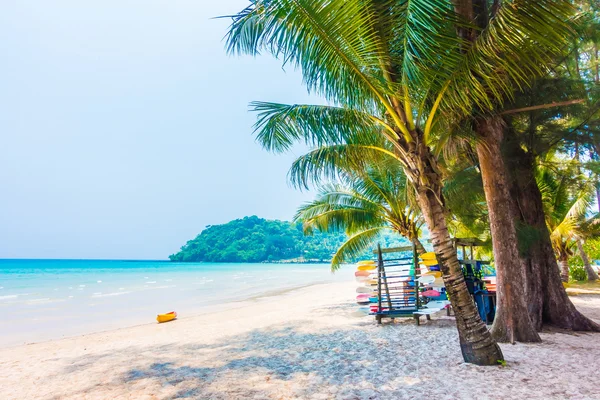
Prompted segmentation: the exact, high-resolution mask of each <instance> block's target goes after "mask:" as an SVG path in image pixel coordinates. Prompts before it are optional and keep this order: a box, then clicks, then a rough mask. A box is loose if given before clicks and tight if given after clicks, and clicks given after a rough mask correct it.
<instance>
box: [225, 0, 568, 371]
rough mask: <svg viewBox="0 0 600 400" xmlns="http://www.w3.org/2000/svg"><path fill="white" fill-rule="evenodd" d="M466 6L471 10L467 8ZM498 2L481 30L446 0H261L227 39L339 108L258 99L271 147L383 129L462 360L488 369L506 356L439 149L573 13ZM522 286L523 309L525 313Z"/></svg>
mask: <svg viewBox="0 0 600 400" xmlns="http://www.w3.org/2000/svg"><path fill="white" fill-rule="evenodd" d="M469 4H470V6H471V10H470V11H469V10H467V11H469V12H466V13H465V7H462V5H469ZM495 4H496V7H494V9H493V10H492V12H493V18H491V19H489V21H488V20H487V19H488V17H489V16H487V15H486V18H485V19H486V23H485V25H480V26H479V29H476V30H473V29H471V28H470V27H472V26H473V24H472V21H474V19H473V18H472V17H473V16H474V14H473V12H472V11H473V4H472V3H471V2H468V1H467V2H463V1H461V2H460V4H457V7H456V9H455V7H454V4H453V3H452V2H450V1H443V0H428V1H410V2H404V1H386V0H380V1H375V0H371V1H368V0H253V1H252V2H251V5H250V6H249V7H247V8H246V9H244V10H242V11H241V12H240V13H238V14H237V15H235V16H233V23H232V25H231V27H230V30H229V33H228V38H227V40H228V47H229V50H230V51H231V52H234V53H235V52H237V53H246V54H255V55H256V54H258V53H259V52H260V51H261V50H265V51H269V52H271V53H272V54H273V55H275V56H276V57H279V58H281V59H282V60H284V61H285V62H286V63H288V64H291V65H293V66H296V67H299V68H300V69H301V70H302V73H303V76H304V80H305V83H306V85H307V87H308V88H309V89H310V90H313V91H316V92H317V93H319V94H321V95H323V96H325V97H326V98H327V99H328V100H329V101H330V102H331V103H333V104H334V105H333V106H310V105H289V106H288V105H281V104H273V103H255V104H254V110H255V111H257V112H258V113H259V120H258V123H257V126H256V130H257V132H258V140H259V141H260V142H261V144H262V145H263V146H264V147H265V148H267V149H269V150H273V151H285V150H287V149H289V148H290V146H292V144H293V143H295V142H297V141H305V142H307V143H309V144H311V145H315V146H321V145H339V144H344V143H356V142H359V143H360V142H361V140H360V138H361V137H364V136H365V135H366V136H373V135H380V136H384V137H386V138H387V139H388V140H389V141H390V143H392V144H393V145H394V154H395V155H396V156H397V157H398V158H399V159H400V160H401V161H402V163H403V167H404V169H405V173H406V176H407V178H408V179H409V181H410V182H411V183H412V184H413V185H414V188H415V190H416V193H417V199H418V202H419V205H420V207H421V211H422V213H423V216H424V218H425V220H426V223H427V226H428V228H429V231H430V235H431V238H432V242H433V246H434V250H435V252H436V255H437V259H438V260H439V261H440V267H441V269H442V271H443V274H444V280H445V283H446V288H447V291H448V293H449V295H450V299H451V301H452V305H453V307H454V308H455V310H457V314H456V322H457V327H458V331H459V338H460V340H461V350H462V351H463V356H464V358H465V360H466V361H467V362H473V363H477V364H482V365H491V364H496V363H497V362H498V360H501V359H502V358H503V357H502V353H501V351H500V348H499V347H498V346H497V344H496V343H495V342H494V340H493V339H492V338H491V336H490V334H489V332H488V330H487V328H486V327H485V325H484V324H483V323H482V322H481V320H480V318H479V316H478V314H477V310H476V308H475V306H474V304H473V302H472V300H471V298H470V296H469V294H468V291H467V288H466V285H465V282H464V278H463V276H462V272H461V269H460V265H459V263H458V259H457V256H456V250H455V249H454V248H453V246H452V241H451V238H450V235H449V233H448V228H447V224H446V220H445V217H446V214H447V209H446V207H445V203H444V198H443V193H442V188H443V183H442V175H441V172H440V169H439V164H438V159H437V155H436V153H435V151H433V150H432V146H434V145H435V144H436V141H437V139H439V137H440V134H443V133H444V132H449V131H450V130H451V129H450V128H451V126H452V124H453V121H454V120H455V118H454V117H455V116H456V115H457V114H463V115H469V114H471V113H473V112H474V110H476V109H481V110H489V109H492V108H494V106H495V104H496V103H497V102H502V101H503V99H504V96H505V95H507V94H510V93H511V92H512V90H513V88H514V87H515V85H518V84H525V83H527V82H528V80H529V79H530V77H531V76H532V74H537V73H539V72H541V70H543V66H544V65H546V64H547V62H548V56H549V54H553V52H554V51H555V49H556V43H560V42H562V41H563V38H564V32H565V30H566V29H568V27H567V26H566V25H567V21H568V18H569V17H570V13H571V7H570V4H569V2H568V1H552V2H550V1H541V2H537V1H536V2H532V1H525V0H520V1H518V0H514V1H510V0H507V1H503V2H501V3H495ZM540 16H543V17H542V18H540ZM479 19H480V18H479V17H477V18H476V19H475V21H476V22H479ZM515 23H518V24H519V25H518V27H514V28H515V29H513V28H510V29H507V27H511V26H513V25H514V24H515ZM457 27H458V29H457ZM466 28H468V29H466ZM473 32H477V35H476V36H477V37H476V38H475V37H474V36H475V35H473V34H472V33H473ZM440 116H443V117H444V118H440ZM442 142H443V141H442ZM514 286H518V285H514ZM518 289H519V288H517V291H516V292H517V293H516V294H515V296H516V297H515V300H514V301H513V303H515V304H516V306H518V307H516V308H515V310H516V311H517V312H521V313H526V310H527V308H526V304H525V302H524V300H522V299H523V297H522V296H521V297H518V293H519V290H518ZM511 294H512V293H511ZM500 300H501V302H502V301H503V300H502V299H500ZM529 336H531V335H529ZM536 336H537V335H536ZM524 337H525V336H524ZM511 339H512V337H511ZM517 339H519V338H517ZM526 339H528V340H529V339H530V337H526ZM533 340H539V336H537V338H535V337H534V338H533Z"/></svg>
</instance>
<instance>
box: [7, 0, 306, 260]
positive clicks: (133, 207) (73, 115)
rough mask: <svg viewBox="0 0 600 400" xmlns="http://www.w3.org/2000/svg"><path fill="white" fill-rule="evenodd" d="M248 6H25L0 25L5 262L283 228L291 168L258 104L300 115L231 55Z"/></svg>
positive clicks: (99, 0)
mask: <svg viewBox="0 0 600 400" xmlns="http://www.w3.org/2000/svg"><path fill="white" fill-rule="evenodd" d="M247 4H248V2H247V0H220V1H206V0H204V1H200V0H137V1H132V0H89V1H81V0H52V1H40V0H19V1H6V2H3V4H2V12H1V13H0V53H1V54H2V62H1V63H0V109H1V111H0V151H1V155H0V188H1V191H0V196H1V197H0V258H7V257H8V258H11V257H21V258H22V257H29V258H113V259H119V258H125V259H147V258H150V259H162V258H166V257H167V256H168V255H169V254H170V253H172V252H174V251H177V250H178V248H179V247H180V246H181V245H182V244H184V243H185V241H186V240H188V239H190V238H192V237H193V236H195V234H197V233H198V232H200V231H201V230H202V229H203V228H204V226H205V225H207V224H218V223H224V222H227V221H229V220H230V219H234V218H239V217H243V216H245V215H252V214H256V215H259V216H262V217H265V218H278V219H290V218H291V217H292V216H293V213H294V211H295V209H296V207H297V206H298V205H299V204H300V203H301V202H303V201H306V200H308V199H309V198H310V194H307V193H300V192H297V191H295V190H293V189H292V188H290V187H289V186H288V184H287V181H286V174H287V170H288V167H289V165H290V163H291V161H292V159H293V157H294V155H293V154H289V155H283V156H281V155H279V156H276V155H272V154H269V153H267V152H265V151H263V150H262V149H261V148H260V146H259V145H257V144H256V143H255V142H254V137H253V136H252V129H251V127H252V124H253V123H254V121H255V116H254V115H252V114H250V113H248V111H247V110H248V103H249V102H250V101H252V100H267V101H277V102H286V103H296V102H307V101H309V97H308V95H307V93H306V91H305V90H304V88H303V86H302V84H301V78H300V76H299V74H298V73H295V72H293V71H283V70H282V69H281V66H280V63H279V62H278V61H276V60H273V59H272V58H271V57H270V56H263V57H259V58H257V59H253V58H249V57H244V58H238V57H230V56H228V55H226V54H225V51H224V43H223V40H222V39H223V36H224V35H225V33H226V28H227V26H228V24H229V21H228V20H223V19H216V20H215V19H211V18H212V17H215V16H219V15H228V14H232V13H234V12H236V11H238V10H241V9H242V8H243V7H245V6H246V5H247Z"/></svg>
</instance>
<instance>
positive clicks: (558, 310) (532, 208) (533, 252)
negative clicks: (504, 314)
mask: <svg viewBox="0 0 600 400" xmlns="http://www.w3.org/2000/svg"><path fill="white" fill-rule="evenodd" d="M506 139H507V140H505V143H504V152H503V156H504V157H505V160H506V164H507V166H508V171H509V172H510V174H511V177H512V179H511V184H512V187H511V197H512V199H513V202H512V209H513V215H515V216H516V218H517V223H518V227H519V236H518V237H519V250H520V255H521V259H522V261H523V262H524V263H525V265H526V285H527V297H528V308H529V316H530V319H531V321H532V322H533V324H534V326H535V327H536V329H537V330H538V331H539V330H541V329H542V327H543V326H544V325H552V326H556V327H559V328H563V329H570V330H575V331H595V332H600V326H599V325H598V324H596V323H595V322H593V321H591V320H590V319H588V318H586V317H585V316H584V315H582V314H581V313H580V312H579V311H577V309H576V308H575V306H574V305H573V303H571V300H570V299H569V296H568V295H567V292H566V291H565V288H564V286H563V284H562V282H561V277H560V269H559V267H558V264H557V260H556V255H555V254H554V249H553V248H552V242H551V241H550V232H549V231H548V227H547V225H546V219H545V214H544V207H543V203H542V194H541V192H540V190H539V188H538V186H537V182H536V180H535V156H534V155H533V154H532V153H531V152H526V151H525V150H524V149H523V147H522V146H521V141H520V139H519V137H518V136H517V135H516V133H515V132H514V130H512V129H508V130H507V137H506Z"/></svg>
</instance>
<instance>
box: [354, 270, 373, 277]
mask: <svg viewBox="0 0 600 400" xmlns="http://www.w3.org/2000/svg"><path fill="white" fill-rule="evenodd" d="M370 275H371V272H369V271H356V272H355V273H354V276H370Z"/></svg>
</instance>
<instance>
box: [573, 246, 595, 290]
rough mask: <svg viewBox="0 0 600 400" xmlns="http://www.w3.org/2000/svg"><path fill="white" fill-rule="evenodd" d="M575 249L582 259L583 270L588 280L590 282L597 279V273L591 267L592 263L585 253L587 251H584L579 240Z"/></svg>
mask: <svg viewBox="0 0 600 400" xmlns="http://www.w3.org/2000/svg"><path fill="white" fill-rule="evenodd" d="M577 250H578V251H579V255H580V256H581V259H582V260H583V266H584V268H585V272H586V274H587V278H588V281H590V282H595V281H597V280H598V274H597V273H596V271H594V269H593V268H592V264H590V259H589V257H588V255H587V253H586V252H585V250H584V249H583V244H582V243H581V241H580V240H578V241H577Z"/></svg>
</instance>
